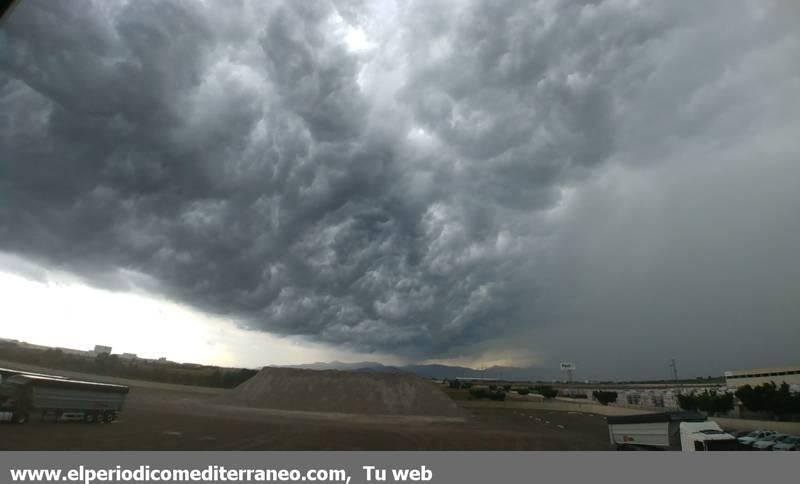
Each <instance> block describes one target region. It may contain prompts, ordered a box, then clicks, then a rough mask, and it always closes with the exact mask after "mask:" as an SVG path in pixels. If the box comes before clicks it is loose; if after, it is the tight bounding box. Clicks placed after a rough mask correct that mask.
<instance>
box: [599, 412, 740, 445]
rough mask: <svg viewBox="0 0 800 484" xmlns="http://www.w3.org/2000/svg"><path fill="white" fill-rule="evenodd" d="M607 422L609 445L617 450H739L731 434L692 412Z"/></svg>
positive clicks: (611, 419) (609, 419)
mask: <svg viewBox="0 0 800 484" xmlns="http://www.w3.org/2000/svg"><path fill="white" fill-rule="evenodd" d="M606 422H607V423H608V434H609V438H610V439H611V445H612V446H614V447H616V449H617V450H679V451H683V452H698V451H730V450H742V449H741V446H740V445H739V444H738V443H737V442H736V438H735V437H734V436H733V435H731V434H728V433H726V432H725V431H723V430H722V428H720V426H719V425H718V424H717V423H716V422H714V421H711V420H708V418H707V417H705V416H704V415H701V414H699V413H695V412H666V413H648V414H642V415H625V416H618V417H606Z"/></svg>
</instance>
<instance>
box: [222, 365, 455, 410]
mask: <svg viewBox="0 0 800 484" xmlns="http://www.w3.org/2000/svg"><path fill="white" fill-rule="evenodd" d="M216 401H217V403H222V404H226V405H236V406H242V407H257V408H273V409H280V410H302V411H308V412H337V413H358V414H369V415H436V416H446V417H463V416H464V412H463V411H462V410H461V408H460V407H459V406H458V405H456V404H455V403H454V402H453V401H452V400H451V399H450V397H448V396H447V395H446V394H445V393H444V392H443V391H442V390H441V389H440V388H438V387H437V386H436V385H435V384H433V383H430V382H427V381H425V380H423V379H421V378H419V377H417V376H415V375H407V374H386V373H362V372H350V371H335V370H323V371H321V370H298V369H293V368H264V369H263V370H261V371H260V372H259V373H258V374H256V375H255V376H253V377H252V378H250V379H249V380H247V381H246V382H244V383H242V384H241V385H239V386H238V387H236V388H234V389H232V390H229V391H227V392H225V393H224V394H222V395H221V396H219V397H217V399H216Z"/></svg>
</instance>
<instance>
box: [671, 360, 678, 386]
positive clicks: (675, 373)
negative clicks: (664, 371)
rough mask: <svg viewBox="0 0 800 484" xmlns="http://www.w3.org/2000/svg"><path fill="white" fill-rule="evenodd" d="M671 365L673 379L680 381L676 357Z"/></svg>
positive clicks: (676, 381)
mask: <svg viewBox="0 0 800 484" xmlns="http://www.w3.org/2000/svg"><path fill="white" fill-rule="evenodd" d="M669 367H670V368H672V380H673V381H674V382H675V383H678V365H677V364H676V363H675V358H673V359H672V361H671V362H670V364H669Z"/></svg>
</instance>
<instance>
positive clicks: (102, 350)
mask: <svg viewBox="0 0 800 484" xmlns="http://www.w3.org/2000/svg"><path fill="white" fill-rule="evenodd" d="M94 354H96V355H103V354H105V355H110V354H111V347H110V346H103V345H96V346H95V347H94Z"/></svg>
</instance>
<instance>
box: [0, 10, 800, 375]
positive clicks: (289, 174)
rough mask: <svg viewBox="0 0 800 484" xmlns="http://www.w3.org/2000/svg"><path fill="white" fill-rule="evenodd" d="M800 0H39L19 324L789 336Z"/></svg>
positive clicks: (10, 310) (799, 239) (581, 347)
mask: <svg viewBox="0 0 800 484" xmlns="http://www.w3.org/2000/svg"><path fill="white" fill-rule="evenodd" d="M798 5H800V4H799V3H797V2H793V1H779V0H776V1H766V0H753V1H738V0H718V1H715V0H709V1H703V2H692V1H688V0H687V1H674V0H669V1H667V0H665V1H645V0H605V1H598V0H596V1H571V0H563V1H555V0H542V1H527V0H526V1H515V0H502V1H500V0H498V1H491V2H488V1H483V0H474V1H472V0H449V1H448V0H437V1H429V0H382V1H369V2H367V1H361V0H318V1H317V0H315V1H302V2H299V1H260V0H259V1H256V0H253V1H248V0H236V1H233V0H232V1H225V2H218V1H200V0H192V1H190V0H186V1H177V0H170V1H158V2H156V1H153V0H136V1H121V0H120V1H116V0H95V1H90V0H82V1H79V0H72V1H49V0H23V1H22V2H21V4H20V5H19V7H18V8H17V9H16V10H15V11H14V13H13V16H12V17H11V18H9V19H8V20H7V21H6V22H5V23H4V24H3V25H2V26H1V27H0V288H2V300H3V301H10V302H9V303H6V302H3V303H2V305H0V321H3V324H2V325H0V328H2V329H0V333H2V334H0V336H7V337H15V338H18V339H26V340H30V341H34V342H40V341H44V342H46V343H48V344H60V343H59V341H65V342H66V343H64V344H63V345H65V346H66V345H67V343H68V344H69V345H71V346H77V347H90V346H92V345H94V344H100V343H105V342H110V343H114V345H115V348H119V349H120V350H121V351H122V350H124V351H130V352H138V353H141V354H148V355H152V356H167V357H171V358H182V359H184V360H187V361H188V360H192V359H194V360H202V361H211V362H219V363H225V364H247V365H252V366H255V365H259V364H265V363H283V362H292V363H294V362H301V361H314V360H325V359H334V358H339V359H354V358H368V359H373V360H380V361H385V362H389V363H397V362H416V361H442V362H458V363H464V364H471V365H479V366H480V365H487V364H492V363H504V364H515V365H536V366H540V367H541V368H543V369H552V368H554V367H555V366H557V363H558V362H559V361H563V360H566V361H574V362H575V363H576V364H577V366H578V374H579V375H581V376H586V377H618V378H636V377H648V378H649V377H667V376H669V372H670V370H669V368H668V364H669V361H670V359H671V358H676V359H677V360H678V366H679V371H680V372H681V374H682V375H684V376H695V375H703V376H705V375H710V374H719V373H720V372H722V371H724V370H726V369H736V368H748V367H760V366H771V365H785V364H790V363H798V362H800V361H799V360H800V251H799V250H798V249H800V189H799V188H800V116H798V113H800V30H798V28H797V25H798V24H800V7H798ZM65 304H66V305H68V306H69V307H70V308H71V309H70V310H68V311H67V310H64V309H63V307H64V305H65ZM15 322H16V323H15ZM19 322H22V323H19ZM56 340H57V341H56ZM154 353H158V354H154ZM543 371H544V370H543ZM548 371H549V370H548Z"/></svg>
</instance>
